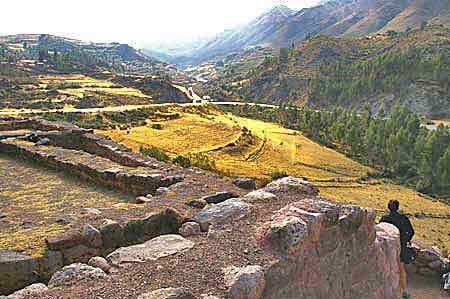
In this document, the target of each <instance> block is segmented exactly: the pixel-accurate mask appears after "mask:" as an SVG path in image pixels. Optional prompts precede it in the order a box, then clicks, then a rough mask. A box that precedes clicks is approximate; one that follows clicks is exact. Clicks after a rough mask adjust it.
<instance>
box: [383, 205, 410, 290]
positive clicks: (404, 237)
mask: <svg viewBox="0 0 450 299" xmlns="http://www.w3.org/2000/svg"><path fill="white" fill-rule="evenodd" d="M399 208H400V203H399V202H398V200H391V201H389V204H388V209H389V214H387V215H385V216H383V217H382V218H381V220H380V222H386V223H390V224H392V225H394V226H395V227H397V228H398V230H399V231H400V261H401V263H400V288H401V290H402V292H403V298H410V297H411V295H409V294H408V293H407V291H406V288H407V278H406V270H405V266H404V264H409V263H411V262H412V260H413V259H414V257H415V254H414V253H413V252H411V250H409V248H408V243H409V242H411V240H412V238H413V237H414V228H413V226H412V225H411V222H410V221H409V219H408V217H406V216H405V215H403V214H401V213H399V211H398V210H399Z"/></svg>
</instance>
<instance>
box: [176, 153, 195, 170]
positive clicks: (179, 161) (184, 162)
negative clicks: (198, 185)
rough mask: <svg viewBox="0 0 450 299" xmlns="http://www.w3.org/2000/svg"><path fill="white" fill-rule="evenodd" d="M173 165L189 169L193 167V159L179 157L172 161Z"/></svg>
mask: <svg viewBox="0 0 450 299" xmlns="http://www.w3.org/2000/svg"><path fill="white" fill-rule="evenodd" d="M172 162H173V164H175V165H178V166H180V167H183V168H189V167H191V166H192V163H191V159H189V157H185V156H181V155H178V156H176V157H175V158H174V159H173V160H172Z"/></svg>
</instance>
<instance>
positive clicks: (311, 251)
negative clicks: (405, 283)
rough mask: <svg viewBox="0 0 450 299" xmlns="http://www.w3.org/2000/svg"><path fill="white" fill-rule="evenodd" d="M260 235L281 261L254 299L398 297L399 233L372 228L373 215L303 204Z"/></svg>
mask: <svg viewBox="0 0 450 299" xmlns="http://www.w3.org/2000/svg"><path fill="white" fill-rule="evenodd" d="M258 234H259V240H260V243H261V246H262V247H263V248H264V249H265V250H268V251H270V252H273V253H274V254H275V255H276V256H278V258H279V259H278V260H277V261H275V262H273V263H272V264H271V265H270V266H268V267H267V268H265V270H264V289H263V290H262V291H261V294H260V296H259V297H252V298H265V299H278V298H284V299H289V298H295V299H302V298H305V299H307V298H355V299H356V298H374V299H375V298H377V299H378V298H379V299H382V298H383V299H391V298H392V299H394V298H398V297H397V296H398V294H399V255H400V246H399V232H398V230H397V229H396V228H395V227H394V226H392V225H390V224H380V225H377V226H375V213H374V211H372V210H368V209H363V208H360V207H355V206H338V205H334V204H331V203H329V202H326V201H324V200H320V199H306V200H303V201H300V202H297V203H295V204H291V205H288V206H287V207H285V208H283V209H282V210H280V211H278V212H277V213H276V214H275V215H274V216H273V218H272V220H271V221H269V222H267V223H266V224H265V225H264V226H262V227H261V228H260V230H259V232H258ZM235 292H236V290H235ZM238 293H239V292H238ZM230 298H239V297H233V296H231V297H230ZM242 298H244V297H242Z"/></svg>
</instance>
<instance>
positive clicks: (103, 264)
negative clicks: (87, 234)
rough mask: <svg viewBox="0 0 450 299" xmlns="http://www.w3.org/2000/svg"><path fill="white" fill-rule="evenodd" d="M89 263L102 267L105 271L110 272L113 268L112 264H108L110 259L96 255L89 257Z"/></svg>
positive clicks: (92, 265)
mask: <svg viewBox="0 0 450 299" xmlns="http://www.w3.org/2000/svg"><path fill="white" fill-rule="evenodd" d="M88 265H89V266H91V267H94V268H100V269H102V270H103V271H105V273H110V271H111V268H112V267H111V265H110V264H108V261H107V260H106V259H105V258H103V257H100V256H95V257H92V258H91V259H89V262H88Z"/></svg>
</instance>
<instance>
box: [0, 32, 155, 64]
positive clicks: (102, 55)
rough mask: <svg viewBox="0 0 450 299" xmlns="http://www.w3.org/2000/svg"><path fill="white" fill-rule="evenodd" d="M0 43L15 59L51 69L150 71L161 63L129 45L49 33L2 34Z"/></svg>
mask: <svg viewBox="0 0 450 299" xmlns="http://www.w3.org/2000/svg"><path fill="white" fill-rule="evenodd" d="M0 46H1V47H2V48H3V49H4V52H6V51H8V52H9V55H10V56H12V57H13V59H14V60H21V59H22V60H39V61H40V62H41V63H44V64H45V65H46V66H48V67H49V68H53V69H58V68H59V69H63V70H65V71H69V70H93V69H98V68H106V69H122V70H126V71H137V72H138V71H151V70H153V69H157V68H158V67H159V66H161V62H160V61H158V60H156V59H154V58H152V57H150V56H148V55H146V54H144V53H142V52H141V51H139V50H136V49H134V48H133V47H131V46H130V45H128V44H120V43H93V42H85V41H81V40H76V39H71V38H65V37H59V36H54V35H49V34H18V35H7V36H0Z"/></svg>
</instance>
